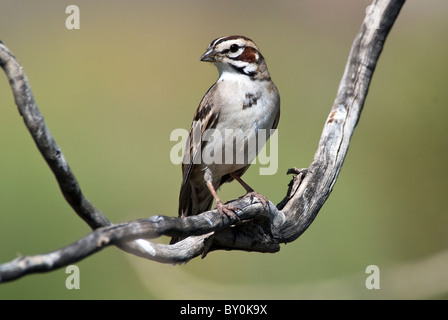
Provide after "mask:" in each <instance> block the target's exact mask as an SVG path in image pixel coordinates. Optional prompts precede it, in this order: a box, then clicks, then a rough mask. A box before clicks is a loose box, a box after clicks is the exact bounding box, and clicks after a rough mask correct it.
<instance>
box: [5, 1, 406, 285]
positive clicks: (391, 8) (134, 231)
mask: <svg viewBox="0 0 448 320" xmlns="http://www.w3.org/2000/svg"><path fill="white" fill-rule="evenodd" d="M404 2H405V1H404V0H375V1H374V2H373V5H372V6H370V7H369V10H367V11H366V13H367V15H366V18H365V19H364V21H363V24H362V25H361V29H360V31H359V32H358V34H357V36H356V38H355V40H354V43H353V45H352V49H351V52H350V55H349V58H348V61H347V65H346V68H345V72H344V75H343V77H342V80H341V83H340V85H339V90H338V93H337V96H336V99H335V101H334V104H333V106H332V107H331V110H330V114H329V116H328V118H327V119H326V121H325V125H324V128H323V132H322V136H321V139H320V141H319V145H318V148H317V151H316V153H315V155H314V159H313V161H312V163H311V164H310V167H309V168H308V169H307V170H297V169H292V170H291V172H290V173H294V174H296V175H295V176H294V178H293V180H292V181H291V182H290V185H289V189H288V191H287V195H286V197H285V198H284V199H283V200H282V201H281V202H280V203H279V204H278V205H277V206H275V205H274V204H272V202H269V206H267V207H266V208H264V207H263V206H262V205H261V203H260V202H259V201H258V200H257V199H256V198H254V199H249V198H241V199H237V200H234V201H232V202H231V206H232V207H236V208H239V209H240V210H238V211H237V212H236V215H237V216H238V217H239V221H237V220H236V219H232V218H231V217H225V216H223V215H221V214H220V213H219V212H217V211H214V210H212V211H208V212H204V213H202V214H200V215H197V216H191V217H187V218H173V217H165V216H153V217H150V218H147V219H140V220H135V221H130V222H126V223H122V224H111V223H110V222H109V220H108V219H107V218H106V217H105V216H104V215H103V214H102V213H101V212H100V211H99V210H97V209H96V208H95V207H94V206H93V205H92V204H91V203H90V202H89V201H88V200H87V199H86V198H85V197H84V196H83V194H82V192H81V189H80V187H79V184H78V182H77V180H76V178H75V176H74V175H73V173H72V172H71V170H70V167H69V166H68V163H67V161H66V160H65V158H64V156H63V153H62V151H61V149H60V148H59V147H58V145H57V144H56V142H55V141H54V139H53V137H52V135H51V133H50V131H49V130H48V128H47V126H46V125H45V122H44V118H43V116H42V115H41V113H40V111H39V109H38V108H37V106H36V103H35V101H34V98H33V95H32V92H31V88H30V85H29V83H28V80H27V77H26V75H25V73H24V71H23V69H22V67H21V66H20V65H19V63H18V62H17V60H16V59H15V57H14V56H13V55H12V53H11V52H10V51H9V49H8V48H7V47H6V46H4V45H3V44H2V43H0V66H1V67H2V68H3V70H4V71H5V73H6V75H7V77H8V79H9V82H10V85H11V88H12V91H13V94H14V98H15V102H16V104H17V107H18V109H19V112H20V114H21V115H22V117H23V119H24V122H25V125H26V127H27V128H28V130H29V132H30V134H31V136H32V137H33V139H34V141H35V143H36V146H37V148H38V149H39V150H40V152H41V154H42V156H43V157H44V159H45V160H46V161H47V163H48V165H49V166H50V169H51V170H52V172H53V173H54V175H55V177H56V179H57V181H58V183H59V186H60V189H61V191H62V194H63V195H64V197H65V199H66V200H67V202H68V203H69V204H70V205H71V207H72V208H73V210H74V211H75V212H76V213H77V214H78V215H79V216H80V217H81V218H82V219H83V220H84V221H85V222H86V223H87V224H88V225H89V226H90V227H91V228H92V229H93V231H92V232H91V233H90V234H88V235H87V236H85V237H83V238H81V239H80V240H78V241H76V242H74V243H73V244H71V245H68V246H66V247H64V248H61V249H59V250H56V251H54V252H51V253H48V254H42V255H36V256H28V257H19V258H17V259H15V260H13V261H11V262H8V263H5V264H2V265H0V282H4V281H10V280H13V279H17V278H19V277H21V276H23V275H26V274H29V273H35V272H45V271H50V270H54V269H56V268H59V267H62V266H66V265H69V264H71V263H74V262H77V261H79V260H82V259H84V258H85V257H87V256H89V255H91V254H93V253H95V252H97V251H99V250H101V249H102V248H104V247H106V246H109V245H116V246H118V247H119V248H121V249H123V250H125V251H127V252H130V253H132V254H135V255H138V256H141V257H144V258H147V259H150V260H154V261H158V262H164V263H177V262H186V261H188V260H190V259H192V258H194V257H197V256H199V255H204V254H206V253H207V252H209V251H213V250H220V249H225V250H246V251H258V252H276V251H278V250H280V243H287V242H291V241H294V240H295V239H297V238H298V237H299V236H300V235H301V234H302V233H303V232H304V231H305V230H306V229H307V228H308V226H309V225H310V224H311V223H312V222H313V220H314V218H315V217H316V215H317V214H318V212H319V210H320V208H321V207H322V205H323V204H324V203H325V201H326V200H327V198H328V197H329V195H330V193H331V191H332V189H333V186H334V184H335V183H336V180H337V177H338V175H339V172H340V170H341V167H342V164H343V162H344V159H345V156H346V154H347V151H348V146H349V142H350V138H351V136H352V134H353V131H354V129H355V127H356V124H357V123H358V120H359V117H360V115H361V111H362V108H363V106H364V101H365V99H366V96H367V92H368V89H369V85H370V81H371V79H372V75H373V71H374V70H375V67H376V64H377V62H378V58H379V56H380V53H381V51H382V49H383V45H384V41H385V40H386V37H387V35H388V33H389V31H390V29H391V28H392V25H393V24H394V22H395V19H396V18H397V16H398V13H399V11H400V9H401V7H402V6H403V4H404ZM230 226H232V227H230ZM163 235H166V236H182V237H187V238H186V239H185V240H183V241H180V242H178V243H176V244H174V245H164V244H155V243H151V242H149V241H147V240H142V239H151V238H157V237H160V236H163Z"/></svg>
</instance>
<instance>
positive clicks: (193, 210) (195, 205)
mask: <svg viewBox="0 0 448 320" xmlns="http://www.w3.org/2000/svg"><path fill="white" fill-rule="evenodd" d="M212 204H213V196H212V194H211V193H210V191H209V190H208V188H207V186H206V185H205V183H204V188H201V189H199V190H198V189H195V190H193V189H192V187H191V185H185V186H183V187H182V188H181V190H180V194H179V217H188V216H194V215H197V214H200V213H202V212H204V211H208V210H210V209H211V207H212ZM179 240H181V239H180V238H179V237H172V238H171V241H170V244H174V243H176V242H178V241H179Z"/></svg>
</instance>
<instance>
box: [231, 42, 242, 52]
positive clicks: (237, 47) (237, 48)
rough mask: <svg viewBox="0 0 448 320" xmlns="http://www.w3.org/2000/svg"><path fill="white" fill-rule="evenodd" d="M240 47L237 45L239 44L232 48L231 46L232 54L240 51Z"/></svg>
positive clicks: (233, 45)
mask: <svg viewBox="0 0 448 320" xmlns="http://www.w3.org/2000/svg"><path fill="white" fill-rule="evenodd" d="M239 48H240V47H239V46H238V45H237V44H235V43H234V44H232V45H231V46H230V52H232V53H235V52H237V51H238V50H239Z"/></svg>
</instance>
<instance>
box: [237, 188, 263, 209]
mask: <svg viewBox="0 0 448 320" xmlns="http://www.w3.org/2000/svg"><path fill="white" fill-rule="evenodd" d="M246 197H250V199H251V200H252V199H253V198H257V199H258V200H260V202H261V204H262V205H263V208H266V207H267V205H268V199H267V198H266V197H265V196H264V195H262V194H261V193H258V192H257V191H250V192H248V193H246V195H244V196H243V198H246Z"/></svg>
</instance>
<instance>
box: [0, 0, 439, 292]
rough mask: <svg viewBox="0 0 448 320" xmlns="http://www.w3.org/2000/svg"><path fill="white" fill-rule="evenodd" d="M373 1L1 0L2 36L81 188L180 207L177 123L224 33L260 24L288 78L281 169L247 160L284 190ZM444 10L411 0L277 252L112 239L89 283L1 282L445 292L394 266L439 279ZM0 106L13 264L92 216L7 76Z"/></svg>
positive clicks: (6, 253)
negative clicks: (344, 149) (159, 246)
mask: <svg viewBox="0 0 448 320" xmlns="http://www.w3.org/2000/svg"><path fill="white" fill-rule="evenodd" d="M370 3H371V1H360V0H344V1H341V0H339V1H333V0H326V1H322V0H320V1H312V0H308V1H292V0H277V1H261V0H251V1H241V0H238V1H237V0H230V1H211V0H208V1H205V0H190V1H180V0H177V1H136V0H132V1H104V0H101V1H61V0H58V1H56V0H53V1H42V0H41V1H32V0H27V1H23V0H14V1H12V0H2V1H0V40H2V41H3V42H4V43H5V44H6V45H7V46H8V47H9V48H10V49H11V50H12V51H13V53H14V54H15V56H16V57H17V58H18V60H19V62H20V63H21V64H22V65H23V67H24V69H25V71H26V73H27V75H28V78H29V81H30V83H31V87H32V89H33V93H34V96H35V98H36V101H37V104H38V106H39V108H40V110H41V112H42V113H43V115H44V117H45V119H46V122H47V125H48V126H49V128H50V130H51V131H52V133H53V136H54V137H55V139H56V141H57V142H58V144H59V145H60V146H61V148H62V150H63V152H64V154H65V157H66V159H67V160H68V162H69V164H70V166H71V168H72V170H73V171H74V173H75V175H76V177H77V178H78V180H79V182H80V185H81V187H82V189H83V191H84V193H85V195H86V196H87V198H88V199H89V200H91V201H92V202H93V204H94V205H95V206H96V207H98V208H99V209H100V210H102V212H103V213H104V214H105V215H106V216H107V218H109V219H110V220H111V221H112V222H121V221H126V220H132V219H136V218H142V217H148V216H151V215H156V214H163V215H171V216H175V215H176V214H177V197H178V189H179V185H180V181H181V174H180V171H181V169H180V166H178V165H173V164H172V163H171V162H170V158H169V154H170V149H171V147H173V145H174V144H175V142H171V141H170V140H169V137H170V133H171V131H172V130H173V129H176V128H186V129H187V128H188V127H189V126H190V123H191V119H192V117H193V113H194V111H195V109H196V107H197V105H198V103H199V101H200V99H201V98H202V96H203V94H204V93H205V91H206V90H207V89H208V88H209V87H210V86H211V85H212V84H213V82H214V81H215V80H216V78H217V71H216V69H215V68H214V67H213V66H212V65H210V64H205V63H202V62H199V57H200V55H201V54H202V53H203V52H204V50H205V49H206V47H207V46H208V44H209V43H210V42H211V41H212V40H213V39H215V38H217V37H220V36H224V35H230V34H243V35H246V36H249V37H251V38H252V39H254V40H255V42H256V43H257V44H258V46H259V47H260V48H261V51H262V53H263V55H264V56H265V57H266V59H267V62H268V66H269V70H270V72H271V76H272V78H273V80H274V81H275V83H276V84H277V86H278V88H279V90H280V94H281V98H282V116H281V119H280V124H279V142H280V146H279V171H278V173H277V174H276V175H274V176H259V175H258V167H257V166H256V165H255V166H253V167H252V168H251V169H250V170H249V171H248V172H247V173H246V175H245V178H246V179H245V180H246V181H247V182H248V183H249V184H250V185H251V186H253V187H254V188H255V189H256V190H257V191H258V192H260V193H262V194H265V195H266V196H267V197H268V198H269V199H270V200H272V201H273V202H274V203H278V202H279V201H280V200H281V199H282V198H283V196H284V195H285V193H286V189H287V184H288V182H289V181H290V179H291V177H289V176H286V175H285V173H286V170H287V169H288V168H290V167H293V166H296V167H307V166H308V165H309V163H310V162H311V160H312V157H313V155H314V152H315V149H316V147H317V143H318V140H319V137H320V134H321V130H322V126H323V124H324V122H325V119H326V117H327V115H328V113H329V111H330V107H331V105H332V103H333V100H334V98H335V95H336V91H337V88H338V85H339V81H340V79H341V76H342V73H343V70H344V67H345V63H346V59H347V56H348V53H349V50H350V46H351V44H352V42H353V39H354V37H355V35H356V33H357V32H358V29H359V26H360V24H361V22H362V20H363V18H364V15H365V9H366V7H367V6H368V5H369V4H370ZM69 4H76V5H78V6H79V8H80V11H81V29H80V30H67V29H66V28H65V19H66V17H67V14H66V13H65V8H66V7H67V6H68V5H69ZM447 9H448V3H447V2H446V1H444V0H439V1H435V0H434V1H433V0H431V1H425V2H424V4H423V2H422V1H417V0H414V1H408V2H407V3H406V4H405V5H404V8H403V10H402V12H401V13H400V16H399V17H398V20H397V22H396V24H395V25H394V27H393V29H392V31H391V34H390V35H389V38H388V39H387V42H386V46H385V48H384V51H383V53H382V55H381V57H380V61H379V64H378V66H377V69H376V71H375V74H374V77H373V82H372V85H371V88H370V91H369V95H368V97H367V101H366V104H365V109H364V111H363V114H362V117H361V121H360V122H359V125H358V127H357V129H356V131H355V134H354V136H353V139H352V142H351V147H350V150H349V153H348V156H347V158H346V162H345V164H344V166H343V169H342V171H341V174H340V177H339V180H338V182H337V183H336V185H335V188H334V191H333V193H332V194H331V196H330V198H329V200H328V201H327V202H326V204H325V205H324V207H323V208H322V210H321V212H320V214H319V215H318V216H317V218H316V220H315V221H314V223H313V224H312V225H311V227H310V228H309V229H308V230H307V231H306V232H305V233H304V234H303V235H302V236H301V237H300V238H299V239H298V240H296V241H295V242H293V243H290V244H287V245H282V247H281V250H280V252H278V253H276V254H260V253H245V252H236V251H234V252H226V251H223V252H212V253H210V254H209V255H208V256H207V258H206V259H204V260H201V259H195V260H193V261H191V262H190V263H188V264H185V265H180V266H171V265H161V264H158V263H155V262H151V261H146V260H142V259H139V258H136V257H133V256H129V255H127V254H125V253H123V252H122V251H120V250H118V249H116V248H113V247H110V248H107V249H105V250H103V251H101V252H99V253H97V254H95V255H93V256H91V257H89V258H87V259H85V260H83V261H81V262H79V263H78V264H77V266H78V267H79V268H80V273H81V283H80V285H81V289H80V290H67V289H66V288H65V279H66V277H67V274H65V269H64V268H62V269H59V270H56V271H53V272H51V273H46V274H35V275H29V276H26V277H24V278H22V279H19V280H17V281H13V282H10V283H6V284H2V285H0V298H1V299H17V298H23V299H177V298H195V299H196V298H198V299H201V298H208V299H214V298H216V299H227V298H233V299H239V298H245V299H250V298H256V299H260V298H261V299H297V298H335V297H340V298H350V297H351V298H366V299H377V298H408V297H414V298H448V290H447V289H446V288H445V289H443V288H441V289H439V290H432V291H431V290H430V291H429V293H428V292H427V291H425V290H422V292H420V291H419V290H420V289H419V288H416V287H412V286H411V289H409V288H408V289H406V288H407V287H406V286H404V288H405V289H403V288H402V287H400V288H401V289H397V288H398V287H397V284H396V282H397V281H398V280H397V281H395V279H396V277H395V276H397V277H398V276H400V277H402V278H403V274H401V273H400V272H401V271H403V270H407V271H403V272H408V274H406V275H404V277H405V278H406V277H408V278H409V281H410V282H413V281H417V282H418V281H420V282H423V285H424V286H425V287H428V286H431V283H432V282H430V281H429V279H428V283H427V285H425V284H426V278H425V276H423V278H422V277H421V275H419V274H418V273H417V272H416V273H414V272H413V271H409V270H414V269H413V267H414V266H415V267H418V266H421V265H422V263H421V261H427V259H428V257H429V258H430V257H434V256H437V255H438V254H439V253H441V252H442V253H443V252H446V251H445V250H446V248H447V245H448V232H447V225H448V216H447V209H448V207H447V196H446V195H445V193H446V191H447V187H446V185H447V182H446V181H447V179H448V170H447V167H446V163H447V160H448V139H447V134H446V132H445V130H446V121H447V120H446V119H447V118H448V110H447V101H448V90H446V86H447V84H448V79H447V76H448V59H447V58H448V42H447V32H448V22H447V19H446V13H447ZM0 106H1V107H0V123H1V125H0V150H1V151H0V152H1V156H0V263H3V262H7V261H10V260H12V259H13V258H15V257H16V256H17V255H18V254H24V255H31V254H38V253H45V252H49V251H52V250H55V249H57V248H60V247H62V246H65V245H67V244H69V243H72V242H74V241H75V240H77V239H79V238H80V237H82V236H84V235H86V234H87V233H88V232H89V228H88V227H87V225H86V224H85V223H84V222H83V221H82V220H81V219H80V218H78V217H77V216H76V214H74V212H73V211H72V210H71V208H70V207H69V206H68V205H67V204H66V203H65V201H64V199H63V197H62V196H61V194H60V192H59V189H58V186H57V184H56V182H55V179H54V177H53V175H52V173H51V172H50V170H49V169H48V167H47V165H46V163H45V162H44V161H43V160H42V158H41V156H40V154H39V153H38V151H37V149H36V148H35V146H34V143H33V141H32V139H31V138H30V136H29V134H28V132H27V131H26V129H25V127H24V125H23V122H22V119H21V118H20V116H19V114H18V112H17V109H16V107H15V104H14V101H13V97H12V94H11V89H10V88H9V84H8V82H7V80H6V77H5V76H0ZM242 194H243V189H242V188H241V187H240V186H239V185H237V184H230V185H225V186H224V187H223V188H222V189H221V191H220V195H221V197H222V198H223V199H225V200H229V199H232V198H235V197H237V196H240V195H242ZM433 260H434V259H432V260H431V259H430V261H433ZM437 261H438V260H437ZM372 264H373V265H377V266H379V268H380V270H381V289H380V290H367V289H366V287H365V279H366V277H367V275H366V274H365V269H366V267H367V266H368V265H372ZM403 266H406V267H409V268H407V269H406V268H404V267H403ZM424 266H426V265H424ZM432 267H433V266H432V265H431V263H429V264H428V267H427V268H428V269H425V268H426V267H424V268H423V271H426V270H427V272H426V273H427V274H428V275H427V276H428V278H429V277H430V276H434V275H436V276H438V273H437V271H434V269H432ZM403 268H404V269H403ZM435 270H437V268H436V269H435ZM443 270H444V271H443V272H444V273H446V268H443ZM420 271H422V270H420ZM423 274H424V275H425V272H423ZM417 277H418V279H416V278H417ZM437 282H440V281H437Z"/></svg>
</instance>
